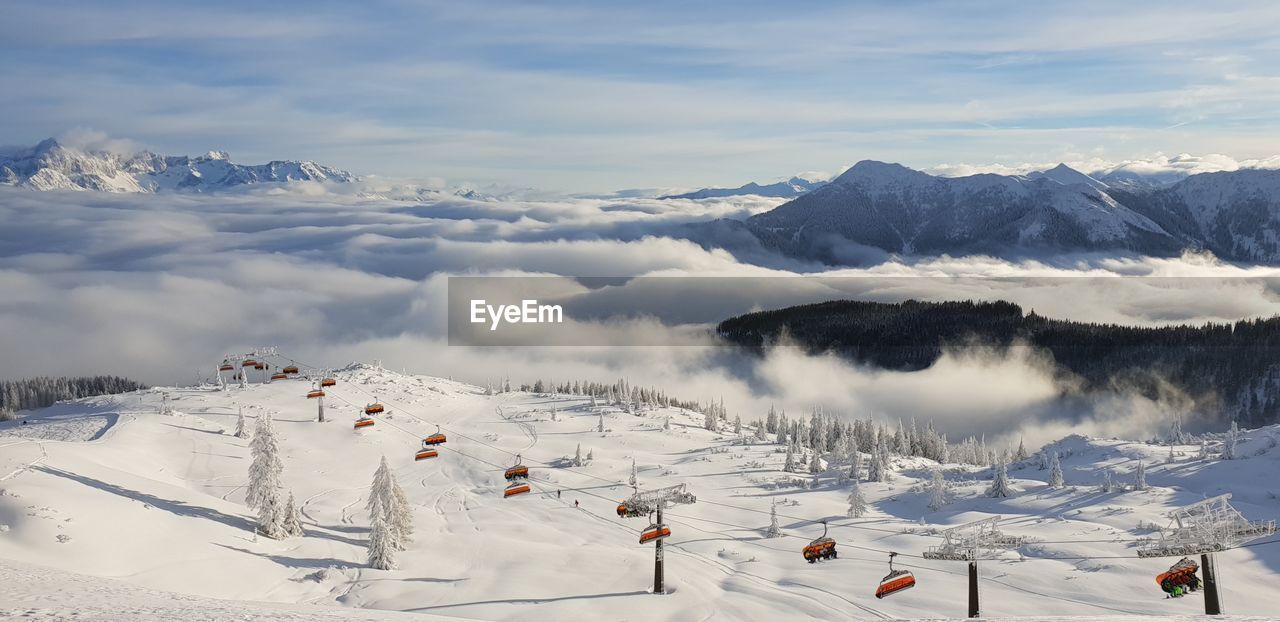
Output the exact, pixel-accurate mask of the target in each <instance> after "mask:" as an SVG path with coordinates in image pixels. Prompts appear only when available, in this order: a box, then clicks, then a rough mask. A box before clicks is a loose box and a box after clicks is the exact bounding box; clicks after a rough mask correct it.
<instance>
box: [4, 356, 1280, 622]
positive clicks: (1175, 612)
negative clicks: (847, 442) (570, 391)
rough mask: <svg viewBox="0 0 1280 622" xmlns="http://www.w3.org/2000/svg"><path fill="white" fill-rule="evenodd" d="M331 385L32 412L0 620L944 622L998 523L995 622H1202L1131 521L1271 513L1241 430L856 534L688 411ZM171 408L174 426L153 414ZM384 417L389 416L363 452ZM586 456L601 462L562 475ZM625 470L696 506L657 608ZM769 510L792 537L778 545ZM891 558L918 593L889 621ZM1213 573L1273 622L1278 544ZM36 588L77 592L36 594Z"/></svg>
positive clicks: (960, 478)
mask: <svg viewBox="0 0 1280 622" xmlns="http://www.w3.org/2000/svg"><path fill="white" fill-rule="evenodd" d="M336 378H337V379H338V384H337V385H336V386H334V387H329V388H328V389H327V391H328V396H327V397H326V415H327V418H328V419H329V421H328V422H326V423H318V422H316V421H315V419H316V412H315V411H316V401H315V400H308V399H306V398H305V397H304V395H305V393H306V391H307V389H308V388H309V386H310V385H309V383H307V382H306V381H302V380H281V381H276V382H272V383H269V384H251V385H250V386H249V387H247V388H244V389H241V388H238V387H231V388H229V389H227V390H226V391H223V390H219V389H217V388H215V387H195V388H171V389H164V390H154V389H153V390H150V391H144V392H136V393H131V394H123V395H117V396H105V397H98V398H90V399H85V400H78V401H75V402H69V403H62V404H58V405H56V406H54V407H51V408H48V409H45V410H43V411H40V412H36V413H29V416H28V418H27V420H28V423H27V424H26V425H21V424H20V423H19V422H8V423H0V584H2V585H6V586H9V585H14V584H17V585H20V586H24V587H23V589H20V590H5V591H4V592H2V593H0V616H3V615H4V614H6V613H8V614H15V612H19V611H25V610H27V609H31V610H33V611H37V612H39V613H41V614H42V615H45V616H46V617H49V618H57V617H63V616H70V615H71V613H72V612H74V611H75V610H76V608H77V607H79V606H80V605H77V604H76V602H77V601H84V603H85V604H84V605H83V606H84V607H86V608H87V609H85V610H84V611H87V612H88V613H89V615H90V617H91V618H92V617H94V612H95V611H99V612H101V613H103V617H107V618H110V617H111V616H110V612H111V611H123V609H116V608H113V607H111V606H110V603H112V602H115V601H119V606H120V607H128V606H136V607H138V608H139V609H138V614H137V615H136V616H125V617H126V618H129V619H147V616H154V617H155V619H164V618H166V617H170V616H168V615H166V613H165V612H166V611H169V612H170V613H171V610H165V609H164V608H163V607H166V606H168V607H173V606H181V605H180V604H179V605H175V604H174V603H182V602H191V603H221V604H218V605H216V606H217V607H222V609H216V610H218V611H226V612H227V613H226V615H225V616H222V617H231V616H238V617H245V618H248V619H294V618H291V617H290V616H294V617H298V619H301V618H303V617H320V616H321V615H330V614H331V615H334V616H342V615H351V616H353V617H355V619H383V618H381V617H377V616H379V615H382V614H381V613H379V612H370V611H369V610H394V611H398V612H412V613H418V614H431V615H434V616H439V617H441V618H443V619H477V620H515V619H538V620H564V619H580V618H583V617H588V618H589V619H602V620H690V619H699V620H701V619H726V620H745V619H787V620H795V619H847V618H856V619H892V618H913V619H947V618H960V617H963V616H964V615H965V613H966V594H967V593H966V589H967V583H966V581H967V575H966V568H965V564H964V563H962V562H944V561H930V560H923V559H920V558H918V556H919V555H920V553H921V552H923V551H924V550H925V549H926V548H927V547H928V546H930V545H933V544H937V543H938V542H939V539H938V538H937V537H936V535H935V534H936V530H937V529H940V528H943V527H945V526H949V525H956V524H960V523H964V522H968V521H971V520H975V519H978V518H983V517H987V516H991V515H996V514H998V515H1001V516H1003V517H1005V521H1004V522H1003V523H1002V526H1003V529H1004V530H1005V531H1006V532H1007V533H1011V534H1017V535H1021V536H1026V537H1028V538H1030V539H1031V540H1032V542H1030V543H1029V544H1027V545H1026V546H1024V547H1022V548H1021V549H1019V550H1018V551H1015V552H1010V553H1008V554H1007V555H1006V556H1005V557H1004V558H1003V559H1001V560H998V561H984V562H982V563H981V575H982V584H981V585H982V598H983V613H984V615H987V616H990V617H992V618H1014V617H1018V618H1026V617H1028V616H1035V618H1032V619H1044V618H1047V617H1053V616H1076V617H1081V618H1087V619H1111V618H1115V619H1124V618H1126V617H1131V616H1141V615H1157V616H1162V617H1166V618H1174V617H1175V616H1194V615H1195V614H1198V613H1200V612H1202V611H1203V603H1202V601H1201V597H1200V596H1199V595H1198V594H1196V595H1192V596H1189V597H1186V598H1181V599H1164V598H1163V594H1162V593H1161V592H1160V590H1159V589H1158V588H1157V586H1156V585H1155V583H1154V580H1153V578H1154V576H1155V575H1156V574H1157V573H1158V572H1160V571H1162V570H1164V569H1166V568H1167V566H1168V565H1169V564H1171V563H1172V562H1173V561H1176V560H1173V559H1169V560H1163V559H1160V560H1141V559H1138V558H1137V557H1136V554H1135V552H1134V550H1135V549H1134V545H1133V542H1134V540H1135V539H1137V538H1140V537H1150V536H1152V535H1153V534H1152V532H1150V531H1146V530H1140V529H1139V528H1138V526H1139V524H1140V523H1143V524H1145V523H1158V524H1161V525H1163V524H1165V523H1166V522H1167V520H1166V519H1165V518H1164V517H1163V513H1164V512H1166V511H1168V510H1169V509H1171V508H1173V507H1177V506H1180V505H1184V504H1188V503H1192V502H1194V501H1197V500H1199V499H1201V498H1203V497H1204V496H1212V495H1216V494H1220V493H1222V492H1227V491H1229V492H1232V493H1233V494H1234V495H1235V499H1234V501H1233V503H1234V504H1235V506H1236V507H1237V508H1239V509H1240V510H1241V511H1242V512H1244V514H1245V515H1246V516H1248V517H1249V518H1251V519H1274V518H1277V517H1280V499H1278V498H1277V494H1278V493H1280V483H1277V482H1276V481H1275V478H1274V474H1275V473H1277V472H1280V462H1278V461H1280V450H1277V449H1275V448H1272V447H1270V440H1269V437H1277V436H1280V430H1277V429H1275V428H1268V429H1262V430H1253V431H1249V432H1246V433H1245V435H1244V437H1245V440H1244V441H1243V442H1242V443H1241V452H1240V453H1241V454H1242V455H1244V456H1246V459H1242V460H1235V461H1218V460H1210V461H1204V460H1199V459H1198V458H1197V453H1198V452H1199V445H1198V444H1197V445H1187V446H1178V447H1175V448H1174V458H1173V461H1172V462H1168V460H1169V457H1168V454H1169V448H1168V447H1167V446H1163V445H1148V444H1145V443H1137V442H1129V441H1119V440H1097V439H1086V438H1083V437H1068V438H1066V439H1063V440H1062V441H1060V442H1058V443H1056V444H1055V445H1054V446H1053V448H1054V449H1055V450H1057V451H1059V452H1060V453H1061V454H1062V456H1063V459H1062V463H1063V467H1064V470H1065V471H1066V480H1067V483H1068V484H1069V487H1068V488H1067V489H1064V490H1047V489H1046V486H1045V483H1044V480H1045V479H1046V478H1047V474H1048V472H1047V471H1040V470H1038V469H1037V468H1036V466H1035V465H1034V464H1033V463H1034V460H1033V461H1031V462H1028V463H1026V464H1015V465H1013V466H1011V468H1010V476H1011V477H1012V478H1013V486H1014V488H1015V490H1016V491H1018V493H1017V494H1016V495H1015V496H1013V497H1011V498H1007V499H989V498H985V497H983V496H982V491H983V490H984V489H985V488H986V486H987V481H986V480H987V478H988V477H989V471H988V470H984V469H976V468H972V467H962V466H959V465H948V466H947V467H946V469H947V479H948V481H949V483H950V485H951V497H952V501H951V503H950V504H948V505H947V506H945V507H944V508H942V509H941V510H940V511H937V512H931V511H929V510H928V509H927V507H926V506H927V503H928V491H927V490H926V489H925V486H924V482H926V481H927V480H928V478H929V475H930V469H931V467H932V466H933V465H932V463H929V462H928V461H926V460H923V459H919V458H912V459H901V460H898V461H896V462H895V465H894V466H895V476H894V479H893V481H892V482H889V483H883V484H881V483H864V484H863V492H864V493H865V494H866V495H867V498H868V501H869V502H870V503H871V506H872V512H871V514H870V515H869V516H867V517H864V518H861V519H848V518H845V509H846V507H847V501H846V498H847V495H848V484H840V483H838V482H837V478H836V476H835V473H834V472H833V473H827V474H824V475H819V476H817V477H816V483H814V480H815V476H811V475H809V474H807V473H806V474H798V473H784V472H782V462H783V454H782V453H781V452H780V451H779V449H780V447H779V446H777V445H774V444H743V443H742V442H741V441H740V440H739V439H738V438H737V437H736V436H735V435H733V434H719V433H714V432H710V431H707V430H704V429H702V421H703V417H702V415H701V414H697V413H692V412H688V411H683V410H680V409H674V408H669V409H666V408H663V409H652V410H648V411H645V412H642V413H640V414H638V415H632V414H627V413H625V412H622V411H621V410H619V409H617V408H613V407H607V406H597V407H592V406H591V405H590V399H589V398H584V397H580V396H563V395H561V396H553V395H545V394H544V395H538V394H532V393H522V392H513V393H501V394H498V395H493V396H487V395H485V390H484V389H481V388H478V387H475V386H471V385H468V384H464V383H460V382H454V381H450V380H444V379H439V378H431V377H424V376H412V375H403V374H398V373H394V372H390V371H387V370H383V369H381V368H378V367H375V366H369V365H351V366H349V367H347V368H345V369H343V370H340V371H339V372H338V373H337V374H336ZM163 392H168V394H169V404H170V406H171V407H172V408H173V409H174V411H175V413H174V414H173V415H161V414H159V411H160V408H161V402H162V393H163ZM375 396H376V397H377V399H378V400H379V401H380V402H381V403H382V404H384V405H385V406H386V408H387V411H388V412H386V413H384V414H383V415H381V416H380V417H378V422H377V424H376V425H375V426H373V427H372V428H366V429H364V430H360V431H355V430H353V429H352V425H351V424H352V421H353V420H354V419H355V417H356V414H357V412H358V409H359V408H362V407H363V406H364V405H365V404H366V403H368V402H371V401H373V400H374V397H375ZM241 408H243V409H244V412H245V415H246V417H247V418H249V419H252V418H253V417H256V416H259V415H260V414H262V413H270V414H271V416H272V417H273V418H274V419H275V422H276V425H275V428H276V431H277V433H278V434H279V436H280V438H281V450H282V459H283V462H284V467H285V468H284V474H283V481H284V482H285V483H286V486H287V488H288V489H289V491H292V492H293V493H294V495H295V498H296V500H297V502H298V504H299V505H300V506H301V511H302V514H303V519H304V524H305V526H306V529H307V535H306V536H304V537H299V538H292V539H288V540H283V541H274V540H269V539H266V538H262V537H255V535H254V533H253V530H252V525H253V521H254V515H253V513H252V512H251V511H249V510H248V509H247V508H246V507H244V504H243V503H244V498H243V495H244V485H245V483H246V476H247V471H248V466H249V459H248V451H247V444H248V441H247V439H238V438H235V437H234V436H233V435H232V432H233V431H234V429H235V422H236V417H237V412H238V410H239V409H241ZM553 408H554V409H555V413H556V414H555V420H553V419H552V409H553ZM601 414H603V416H604V425H605V432H604V433H600V432H598V431H597V425H598V422H599V417H600V415H601ZM668 418H669V419H670V426H671V429H670V430H664V429H663V424H664V421H666V420H667V419H668ZM748 418H752V419H754V418H755V417H754V415H751V416H749V417H748ZM250 423H252V421H250ZM437 425H438V426H440V428H441V430H442V431H443V432H445V433H446V434H447V435H448V437H449V440H448V442H447V443H446V444H445V445H443V446H441V448H440V449H441V451H440V457H439V458H437V459H434V460H427V461H421V462H416V463H415V462H414V461H413V453H414V450H415V449H416V448H417V447H418V446H419V441H420V439H421V438H422V437H425V436H426V435H427V434H430V433H432V432H435V431H436V429H437V428H436V426H437ZM250 427H251V426H250ZM579 445H580V446H581V448H582V454H583V456H586V454H587V453H588V451H590V452H591V453H593V454H594V460H592V461H591V462H590V463H589V464H587V465H585V466H583V467H580V468H575V467H571V466H568V465H569V464H570V459H571V458H572V457H573V455H574V453H575V451H576V449H577V447H578V446H579ZM516 454H520V455H521V456H523V462H524V464H525V465H527V466H529V467H530V470H531V481H532V483H533V486H534V492H533V493H532V494H527V495H522V496H517V497H513V498H510V499H503V497H502V489H503V487H504V485H505V483H506V482H505V481H504V480H503V477H502V470H503V469H504V468H505V467H507V466H510V465H511V464H513V463H514V462H515V455H516ZM384 455H385V456H387V458H388V460H389V461H390V462H391V464H392V466H393V468H394V470H395V474H396V478H397V480H398V481H399V483H400V484H401V486H403V487H404V489H405V492H406V493H407V494H408V497H409V500H410V502H411V504H412V505H413V510H414V524H415V533H414V542H413V543H412V544H411V545H410V546H409V550H407V551H405V552H403V553H400V554H399V556H398V558H397V563H398V568H396V569H394V570H389V571H381V570H373V569H369V568H366V567H365V565H364V562H365V544H366V538H367V535H368V527H369V525H368V515H367V512H366V511H365V509H364V507H365V502H366V501H367V499H366V493H367V491H368V487H369V484H370V481H371V479H372V476H373V472H374V470H375V468H376V467H377V465H378V461H379V459H380V458H381V457H382V456H384ZM633 459H634V460H635V462H636V464H637V467H638V471H639V480H640V485H641V487H643V488H658V487H662V486H668V485H673V484H679V483H684V484H687V486H688V487H689V490H690V491H691V492H693V493H694V494H695V495H697V499H698V501H697V503H695V504H692V505H685V506H679V507H675V508H672V509H670V510H669V511H667V513H666V516H665V518H666V522H667V524H668V525H669V526H670V527H671V530H672V536H671V538H669V539H668V540H667V541H666V552H667V555H666V576H667V587H668V592H669V593H668V594H667V595H665V596H655V595H653V594H651V593H650V590H651V588H652V580H653V547H652V545H648V546H641V545H639V544H638V535H639V532H640V530H641V529H643V528H644V527H645V526H646V525H647V524H648V521H647V520H646V519H644V518H634V519H622V518H619V517H618V516H617V515H616V513H615V507H616V505H617V503H618V502H619V501H620V500H622V499H624V498H625V497H627V496H629V495H630V494H631V492H632V491H631V488H630V487H629V486H628V485H627V480H628V477H629V475H630V470H631V464H632V460H633ZM1139 459H1142V460H1144V461H1145V462H1146V464H1147V467H1148V468H1147V478H1148V481H1149V483H1150V484H1151V485H1152V489H1151V490H1148V491H1135V492H1114V493H1103V492H1100V491H1099V490H1098V489H1097V484H1098V483H1099V481H1100V479H1099V474H1100V472H1101V469H1110V470H1111V471H1112V473H1113V474H1114V475H1115V477H1116V479H1117V481H1120V482H1125V481H1129V480H1131V479H1132V475H1131V474H1132V469H1133V468H1134V467H1135V465H1136V462H1137V460H1139ZM801 484H802V485H801ZM1071 485H1074V486H1071ZM557 491H559V493H558V494H557ZM287 492H288V491H286V493H287ZM575 501H576V502H578V507H575ZM772 502H778V503H779V505H778V506H777V511H778V515H779V521H780V525H781V527H782V530H783V532H784V537H780V538H772V539H770V538H766V537H764V530H765V528H766V527H767V526H768V525H769V508H770V504H771V503H772ZM922 518H923V521H924V524H921V519H922ZM823 519H827V520H829V523H830V532H831V533H830V535H831V536H832V537H834V538H836V540H837V541H838V543H839V544H838V546H839V551H840V556H839V559H837V560H833V561H828V562H823V563H819V564H808V563H805V561H804V560H803V559H802V558H801V555H800V549H801V548H802V547H803V546H804V545H805V544H806V543H807V542H808V541H809V540H811V539H813V538H816V537H818V536H820V535H821V534H822V525H821V524H820V523H819V522H818V521H820V520H823ZM888 551H897V552H899V553H900V554H901V555H900V557H899V558H898V561H897V562H895V566H896V567H900V568H907V569H910V570H912V571H914V572H915V573H916V578H917V580H918V582H919V583H918V585H917V587H915V588H914V589H911V590H908V591H905V592H903V593H900V594H897V595H894V596H891V597H889V598H887V599H885V600H877V599H875V598H874V596H873V593H874V590H875V586H876V584H877V582H878V581H879V579H880V578H881V577H882V576H884V575H885V574H886V572H887V570H888V567H887V553H888ZM1049 557H1053V558H1061V559H1043V558H1049ZM1218 559H1219V561H1218V566H1219V572H1220V580H1221V582H1222V589H1223V591H1224V597H1223V600H1224V603H1225V607H1226V610H1227V611H1228V612H1229V613H1231V614H1235V615H1238V616H1258V619H1275V618H1274V617H1272V616H1274V615H1275V613H1274V612H1275V603H1276V602H1277V596H1280V591H1278V588H1277V587H1276V585H1277V580H1278V579H1280V544H1278V545H1270V544H1268V545H1263V546H1256V547H1250V548H1243V549H1236V550H1231V551H1226V552H1224V553H1221V554H1219V556H1218ZM46 577H49V578H46ZM63 577H67V578H66V579H64V578H63ZM72 577H74V579H73V578H72ZM51 581H56V582H57V583H58V584H59V585H62V584H63V583H64V582H65V583H67V586H68V587H67V589H66V591H65V592H63V591H54V590H48V589H45V588H47V587H48V584H49V583H50V582H51ZM40 585H43V586H44V588H42V587H40ZM77 593H82V594H87V595H82V596H79V597H76V596H75V595H76V594H77ZM165 594H177V595H181V597H176V598H170V597H165V596H164V595H165ZM60 595H61V596H60ZM60 599H61V600H60ZM208 599H217V600H216V601H210V600H208ZM131 603H134V605H131ZM200 606H201V607H203V606H205V605H200ZM208 606H209V607H215V605H214V604H209V605H208ZM146 607H151V608H150V609H146ZM214 610H215V609H210V611H214ZM386 615H387V616H389V617H387V618H386V619H399V617H396V616H394V615H393V614H390V613H388V614H386ZM360 616H364V617H360ZM216 617H218V616H211V617H210V618H208V619H214V618H216ZM1187 619H1192V618H1187ZM1219 619H1221V618H1219ZM1241 619H1244V618H1243V617H1242V618H1241Z"/></svg>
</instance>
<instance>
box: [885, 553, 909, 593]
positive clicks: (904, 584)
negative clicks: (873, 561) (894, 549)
mask: <svg viewBox="0 0 1280 622" xmlns="http://www.w3.org/2000/svg"><path fill="white" fill-rule="evenodd" d="M897 556H898V554H897V553H889V574H887V575H885V577H884V578H883V579H880V585H879V586H877V587H876V598H884V597H885V596H888V595H890V594H897V593H898V592H901V591H902V590H908V589H911V588H913V587H915V586H916V577H915V575H913V574H911V571H910V570H894V569H893V558H894V557H897Z"/></svg>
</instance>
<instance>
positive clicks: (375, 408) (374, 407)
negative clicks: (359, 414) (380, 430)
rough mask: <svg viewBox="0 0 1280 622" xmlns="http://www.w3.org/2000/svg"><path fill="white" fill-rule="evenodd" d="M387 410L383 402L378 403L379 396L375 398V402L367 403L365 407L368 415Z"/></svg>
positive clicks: (365, 412)
mask: <svg viewBox="0 0 1280 622" xmlns="http://www.w3.org/2000/svg"><path fill="white" fill-rule="evenodd" d="M385 410H386V408H383V406H382V404H379V403H378V398H376V397H375V398H373V402H372V403H370V404H367V405H366V406H365V407H364V414H366V415H376V414H378V413H380V412H383V411H385Z"/></svg>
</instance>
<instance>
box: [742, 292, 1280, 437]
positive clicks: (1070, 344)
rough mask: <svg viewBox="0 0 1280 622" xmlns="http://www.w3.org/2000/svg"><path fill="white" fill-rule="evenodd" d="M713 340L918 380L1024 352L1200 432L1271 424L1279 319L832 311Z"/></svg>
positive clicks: (773, 315) (946, 305)
mask: <svg viewBox="0 0 1280 622" xmlns="http://www.w3.org/2000/svg"><path fill="white" fill-rule="evenodd" d="M717 332H718V334H719V335H720V337H721V338H723V339H725V340H727V341H728V342H730V343H733V344H737V345H739V346H743V347H746V348H750V349H753V350H756V351H762V350H763V348H764V346H766V345H769V344H776V343H780V342H782V343H791V344H794V345H796V346H798V347H802V348H804V349H805V350H806V351H808V352H810V353H822V352H833V353H836V354H838V355H840V356H842V357H844V358H847V359H849V360H851V361H854V362H857V363H859V364H863V365H868V366H872V367H877V368H882V369H891V370H898V371H917V370H921V369H925V368H927V367H929V366H930V365H932V364H933V363H934V362H936V361H937V360H938V358H939V357H940V356H941V355H942V353H943V351H944V349H947V348H959V349H965V350H970V351H972V350H975V349H985V350H987V351H990V352H995V353H1003V352H1005V351H1007V350H1008V349H1009V348H1015V347H1031V348H1034V349H1036V350H1037V351H1038V352H1039V353H1042V354H1044V355H1045V356H1046V357H1048V358H1050V359H1051V361H1052V363H1053V364H1054V373H1055V374H1056V375H1058V376H1059V377H1061V378H1063V379H1064V380H1067V379H1069V380H1072V381H1074V382H1072V383H1064V386H1065V385H1066V384H1072V385H1075V386H1082V388H1083V389H1085V390H1104V389H1116V390H1136V391H1139V392H1141V393H1143V394H1144V395H1147V396H1149V397H1155V396H1156V394H1157V392H1158V391H1159V390H1160V387H1161V383H1162V382H1167V383H1169V385H1172V386H1173V387H1175V388H1176V389H1177V390H1178V391H1180V392H1181V393H1183V394H1185V396H1186V397H1188V398H1190V399H1191V400H1193V402H1194V409H1195V411H1196V414H1197V415H1198V416H1199V417H1200V418H1203V419H1205V420H1209V421H1217V422H1220V423H1225V422H1227V421H1230V420H1232V419H1235V420H1237V421H1238V422H1239V423H1240V424H1241V425H1248V426H1256V425H1262V424H1267V423H1274V422H1276V421H1277V420H1280V403H1278V400H1277V396H1280V318H1268V319H1255V320H1243V321H1239V322H1235V323H1234V324H1204V325H1199V326H1169V327H1136V326H1122V325H1115V324H1093V323H1083V322H1073V321H1068V320H1056V319H1049V318H1045V317H1041V316H1038V315H1036V314H1034V313H1024V312H1023V310H1022V309H1021V308H1020V307H1019V306H1018V305H1016V304H1013V303H1009V302H972V301H959V302H920V301H915V300H908V301H906V302H901V303H879V302H861V301H853V300H837V301H831V302H823V303H817V304H810V305H802V306H796V307H788V308H785V309H777V310H772V311H760V312H756V313H748V314H745V315H740V316H737V317H734V318H730V319H728V320H725V321H723V322H721V323H720V324H719V326H718V327H717ZM783 335H785V338H784V337H783ZM1166 388H1167V385H1166ZM1166 394H1167V391H1166Z"/></svg>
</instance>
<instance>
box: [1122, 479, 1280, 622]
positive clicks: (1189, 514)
mask: <svg viewBox="0 0 1280 622" xmlns="http://www.w3.org/2000/svg"><path fill="white" fill-rule="evenodd" d="M1230 502H1231V493H1227V494H1225V495H1218V496H1216V497H1213V498H1210V499H1205V500H1204V501H1201V502H1199V503H1193V504H1191V505H1188V506H1186V507H1181V508H1178V509H1176V510H1173V511H1172V512H1169V513H1168V514H1167V516H1168V517H1169V520H1170V524H1169V527H1167V528H1165V529H1163V530H1161V531H1160V540H1159V541H1157V542H1156V543H1154V544H1150V545H1147V546H1144V547H1141V548H1139V549H1138V557H1143V558H1146V557H1185V556H1188V555H1199V556H1200V567H1201V568H1203V569H1204V612H1205V614H1206V615H1211V616H1215V615H1221V614H1222V592H1221V590H1219V589H1218V573H1217V568H1216V567H1215V565H1214V559H1213V554H1214V553H1215V552H1217V551H1225V550H1227V549H1229V548H1235V547H1237V546H1240V545H1242V544H1245V543H1246V542H1249V541H1251V540H1256V539H1258V538H1265V537H1267V536H1270V535H1272V534H1274V533H1275V532H1276V522H1275V521H1250V520H1248V519H1246V518H1245V517H1244V515H1243V514H1241V513H1240V512H1239V511H1238V510H1236V509H1235V508H1233V507H1231V503H1230Z"/></svg>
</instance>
